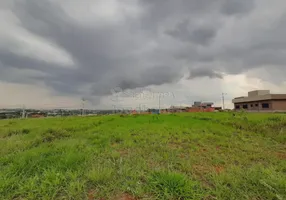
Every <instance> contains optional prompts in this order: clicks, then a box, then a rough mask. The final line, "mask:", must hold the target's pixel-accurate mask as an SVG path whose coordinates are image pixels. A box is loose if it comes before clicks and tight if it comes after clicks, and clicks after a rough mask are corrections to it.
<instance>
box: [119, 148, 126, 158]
mask: <svg viewBox="0 0 286 200" xmlns="http://www.w3.org/2000/svg"><path fill="white" fill-rule="evenodd" d="M117 152H118V153H119V154H120V156H127V155H128V150H126V149H118V150H117Z"/></svg>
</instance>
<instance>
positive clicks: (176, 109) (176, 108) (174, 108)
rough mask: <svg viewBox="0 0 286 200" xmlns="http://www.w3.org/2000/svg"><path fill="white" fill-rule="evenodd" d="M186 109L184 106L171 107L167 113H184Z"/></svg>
mask: <svg viewBox="0 0 286 200" xmlns="http://www.w3.org/2000/svg"><path fill="white" fill-rule="evenodd" d="M187 109H188V108H187V107H185V106H171V107H170V108H169V112H186V111H187Z"/></svg>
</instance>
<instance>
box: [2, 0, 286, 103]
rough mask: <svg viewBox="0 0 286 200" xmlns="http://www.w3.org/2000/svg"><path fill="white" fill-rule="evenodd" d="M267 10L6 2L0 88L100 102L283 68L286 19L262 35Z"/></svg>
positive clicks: (215, 2)
mask: <svg viewBox="0 0 286 200" xmlns="http://www.w3.org/2000/svg"><path fill="white" fill-rule="evenodd" d="M275 1H277V5H281V6H280V7H281V10H282V6H283V5H285V3H283V2H282V1H279V0H275ZM263 2H264V3H265V2H266V1H265V0H261V5H262V6H260V7H258V4H259V5H260V3H259V1H256V3H254V1H252V0H248V1H246V0H239V1H238V0H237V1H235V0H229V1H225V0H177V1H174V0H138V1H118V3H117V4H115V5H113V6H112V5H111V4H110V5H109V6H110V7H108V9H105V10H104V8H100V10H96V9H97V8H98V7H100V4H104V3H106V1H103V0H94V1H84V2H83V1H67V0H63V1H54V0H42V1H38V0H15V1H2V4H0V7H1V9H0V17H1V18H2V19H5V20H3V26H2V28H3V31H1V32H0V62H1V64H0V70H1V73H0V80H5V81H9V82H20V83H33V84H37V83H39V82H41V83H43V84H45V85H46V86H48V87H50V88H52V89H53V91H54V92H55V93H58V94H67V95H75V94H76V95H82V96H86V97H87V98H92V96H99V97H100V96H105V95H109V94H111V93H112V89H113V88H116V87H120V88H122V89H135V88H144V87H147V86H150V85H162V84H165V83H174V82H176V81H178V80H180V79H181V78H183V77H184V68H189V69H190V77H189V78H191V79H192V78H195V77H197V78H198V77H203V76H206V77H209V78H222V75H221V73H217V71H219V72H223V73H226V74H228V73H231V74H237V73H243V72H245V71H247V70H249V69H253V68H261V67H262V68H263V67H267V66H271V67H274V68H276V69H282V68H283V66H285V64H286V59H285V58H286V56H285V49H286V40H285V37H284V35H285V34H286V31H285V30H286V29H285V27H286V26H285V21H286V15H281V16H278V15H277V17H276V18H275V17H273V19H272V20H269V21H263V23H264V24H265V26H260V25H259V23H258V22H259V20H258V21H257V19H260V18H261V17H262V16H263V13H264V12H263V11H261V10H260V9H263V8H264V9H266V7H265V4H263ZM263 5H264V7H263ZM280 7H279V6H278V7H277V9H278V8H280ZM285 7H286V6H285ZM255 8H258V9H255ZM94 9H95V10H94ZM268 12H273V13H276V10H271V11H268ZM250 13H252V16H250V15H249V14H250ZM285 14H286V13H285ZM229 15H232V18H231V19H229ZM238 15H239V16H238ZM7 16H8V17H7ZM241 16H243V17H244V19H243V18H242V17H241ZM273 16H274V14H273ZM247 17H248V18H247ZM0 22H1V21H0ZM4 22H6V23H4ZM232 22H233V23H234V24H235V25H233V26H232V25H231V23H232ZM273 22H276V23H273ZM5 41H9V42H5ZM26 47H27V48H26ZM197 66H203V67H201V68H198V67H197ZM21 72H23V73H21ZM24 72H25V73H24ZM96 102H98V99H96Z"/></svg>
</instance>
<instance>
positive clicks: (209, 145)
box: [0, 113, 286, 200]
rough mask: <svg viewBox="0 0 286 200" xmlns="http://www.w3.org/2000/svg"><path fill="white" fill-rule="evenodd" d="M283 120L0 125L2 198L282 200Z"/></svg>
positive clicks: (202, 116)
mask: <svg viewBox="0 0 286 200" xmlns="http://www.w3.org/2000/svg"><path fill="white" fill-rule="evenodd" d="M285 117H286V116H285ZM285 117H284V115H282V114H280V115H276V114H245V113H239V114H235V115H234V114H233V113H197V114H170V115H161V116H159V117H157V116H155V115H145V116H116V115H112V116H101V117H99V116H97V117H73V118H50V119H25V120H2V121H0V147H1V148H0V196H1V197H0V198H1V199H88V200H91V199H97V200H106V199H114V200H116V199H118V200H132V199H133V200H134V199H166V200H167V199H196V200H197V199H206V200H210V199H218V200H221V199H227V200H228V199H235V200H239V199H243V200H245V199H249V200H261V199H271V200H272V199H277V200H282V199H286V118H285Z"/></svg>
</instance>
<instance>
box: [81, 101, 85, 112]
mask: <svg viewBox="0 0 286 200" xmlns="http://www.w3.org/2000/svg"><path fill="white" fill-rule="evenodd" d="M84 101H85V99H84V98H82V112H81V115H82V116H83V115H84Z"/></svg>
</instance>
